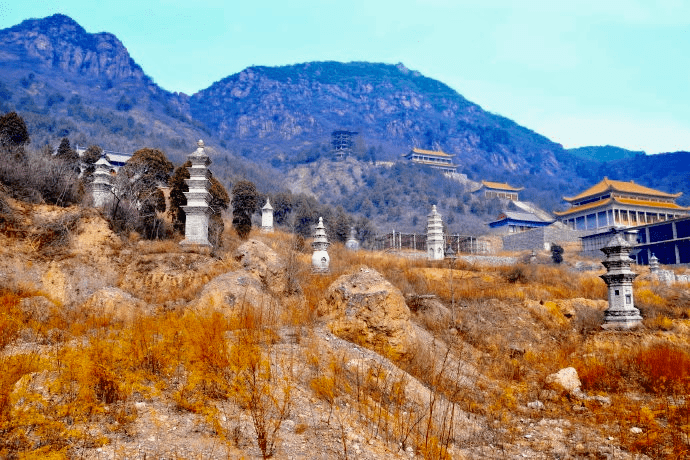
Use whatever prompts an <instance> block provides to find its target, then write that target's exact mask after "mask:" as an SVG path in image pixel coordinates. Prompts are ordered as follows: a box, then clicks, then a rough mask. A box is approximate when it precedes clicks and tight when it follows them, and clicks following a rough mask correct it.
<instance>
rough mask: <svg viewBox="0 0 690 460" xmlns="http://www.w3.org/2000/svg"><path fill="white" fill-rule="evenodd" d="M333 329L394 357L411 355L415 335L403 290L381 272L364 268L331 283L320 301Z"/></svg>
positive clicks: (405, 357)
mask: <svg viewBox="0 0 690 460" xmlns="http://www.w3.org/2000/svg"><path fill="white" fill-rule="evenodd" d="M318 313H319V314H320V315H322V316H324V317H325V319H326V320H327V322H328V327H329V328H330V329H331V331H332V332H333V333H334V334H335V335H337V336H339V337H341V338H343V339H345V340H349V341H351V342H355V343H359V344H361V345H364V346H366V347H367V348H370V349H372V350H375V351H377V352H379V353H381V354H383V355H386V356H389V357H391V358H393V359H401V360H405V359H408V358H410V357H411V355H412V352H413V350H414V347H415V343H416V334H415V331H414V328H413V327H412V323H411V322H410V309H409V308H408V307H407V305H406V304H405V298H404V297H403V295H402V293H401V292H400V290H398V289H397V288H396V287H395V286H393V285H392V284H391V283H389V282H388V281H387V280H386V279H385V278H384V277H383V276H382V275H381V274H380V273H378V272H377V271H375V270H372V269H369V268H366V267H363V268H360V270H359V271H357V272H355V273H352V274H349V275H343V276H341V277H340V278H338V279H337V280H335V281H334V282H333V284H331V286H330V287H329V288H328V290H327V291H326V296H325V298H324V299H323V300H322V301H321V302H320V303H319V306H318Z"/></svg>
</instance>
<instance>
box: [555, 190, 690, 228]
mask: <svg viewBox="0 0 690 460" xmlns="http://www.w3.org/2000/svg"><path fill="white" fill-rule="evenodd" d="M681 194H682V193H675V194H672V193H666V192H662V191H659V190H654V189H652V188H649V187H645V186H643V185H639V184H636V183H634V182H633V181H630V182H622V181H617V180H611V179H608V178H606V177H604V179H603V180H602V181H601V182H599V183H598V184H596V185H594V186H593V187H590V188H589V189H587V190H585V191H584V192H582V193H580V194H579V195H576V196H574V197H571V198H566V197H563V199H564V200H565V201H567V202H568V203H570V206H571V207H570V209H568V210H566V211H561V212H558V211H555V212H554V214H555V215H556V216H557V219H558V220H559V221H560V222H562V223H563V224H565V225H566V226H568V227H570V228H572V229H575V230H598V229H602V228H609V227H618V228H627V227H634V226H638V225H645V224H651V223H654V222H661V221H666V220H669V219H675V218H678V217H683V216H686V215H688V214H690V212H689V211H690V208H685V207H682V206H679V205H677V204H676V202H675V200H676V199H677V198H678V197H679V196H681Z"/></svg>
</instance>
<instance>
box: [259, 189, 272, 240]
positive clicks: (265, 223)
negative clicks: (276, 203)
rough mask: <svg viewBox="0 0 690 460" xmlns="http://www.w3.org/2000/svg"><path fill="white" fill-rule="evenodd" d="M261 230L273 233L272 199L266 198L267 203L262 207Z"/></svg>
mask: <svg viewBox="0 0 690 460" xmlns="http://www.w3.org/2000/svg"><path fill="white" fill-rule="evenodd" d="M261 232H262V233H273V206H271V200H269V199H268V197H267V198H266V204H265V205H264V207H263V208H261Z"/></svg>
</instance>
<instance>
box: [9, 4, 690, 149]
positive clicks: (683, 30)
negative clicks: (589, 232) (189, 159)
mask: <svg viewBox="0 0 690 460" xmlns="http://www.w3.org/2000/svg"><path fill="white" fill-rule="evenodd" d="M58 12H60V13H63V14H66V15H68V16H70V17H72V18H73V19H75V20H76V21H77V22H79V23H80V24H81V25H82V26H83V27H84V28H85V29H86V30H87V31H88V32H101V31H106V32H111V33H113V34H115V35H116V36H117V37H118V38H119V39H120V40H121V41H122V42H123V43H124V45H125V46H126V47H127V48H128V50H129V52H130V54H131V55H132V57H133V58H134V60H135V61H136V62H137V63H138V64H139V65H141V67H142V68H143V69H144V71H145V72H146V73H147V74H148V75H149V76H151V77H152V78H153V79H154V80H155V81H156V82H157V83H158V84H159V85H161V86H162V87H163V88H165V89H167V90H170V91H181V92H185V93H188V94H193V93H194V92H196V91H198V90H200V89H203V88H206V87H208V86H209V85H210V84H211V83H213V82H214V81H217V80H220V79H221V78H223V77H226V76H228V75H231V74H233V73H237V72H239V71H241V70H242V69H244V68H246V67H248V66H251V65H266V66H274V65H285V64H294V63H300V62H306V61H315V60H319V61H320V60H336V61H370V62H385V63H391V64H395V63H398V62H402V63H404V64H405V65H406V66H407V67H409V68H410V69H414V70H418V71H420V72H421V73H422V74H424V75H426V76H428V77H431V78H435V79H438V80H440V81H442V82H444V83H446V84H448V85H449V86H451V87H452V88H454V89H455V90H457V91H458V92H459V93H460V94H462V95H463V96H465V97H466V98H467V99H469V100H471V101H473V102H475V103H477V104H479V105H480V106H482V107H483V108H484V109H486V110H489V111H491V112H494V113H498V114H501V115H504V116H506V117H509V118H511V119H513V120H515V121H516V122H517V123H519V124H521V125H523V126H526V127H528V128H530V129H532V130H534V131H536V132H538V133H540V134H543V135H545V136H547V137H549V138H550V139H552V140H553V141H555V142H560V143H562V144H563V145H564V146H565V147H578V146H583V145H605V144H611V145H617V146H620V147H625V148H628V149H632V150H645V151H647V153H658V152H667V151H676V150H690V1H685V0H659V1H651V0H649V1H643V0H637V1H636V0H569V1H558V0H549V1H536V0H535V1H530V0H524V1H520V2H518V1H508V0H484V1H479V0H478V1H461V0H455V1H453V0H416V1H415V0H397V1H388V0H386V1H377V0H352V1H332V0H322V1H307V0H292V1H266V0H255V1H249V0H248V1H243V2H233V1H225V2H224V1H215V0H189V1H178V0H153V1H145V0H138V1H133V0H119V1H110V0H101V1H98V2H96V1H93V0H91V1H79V0H60V1H54V0H12V1H7V0H0V28H6V27H10V26H12V25H15V24H18V23H19V22H21V21H22V20H24V19H27V18H40V17H45V16H48V15H51V14H54V13H58Z"/></svg>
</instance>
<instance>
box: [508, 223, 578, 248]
mask: <svg viewBox="0 0 690 460" xmlns="http://www.w3.org/2000/svg"><path fill="white" fill-rule="evenodd" d="M590 233H591V232H590ZM586 234H587V232H586V231H579V230H572V229H569V228H557V227H554V226H549V227H541V228H534V229H532V230H527V231H525V232H520V233H513V234H511V235H506V236H504V237H503V250H504V251H528V250H531V249H537V250H543V249H546V250H548V249H550V245H551V243H569V242H579V241H580V237H582V236H584V235H586Z"/></svg>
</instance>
